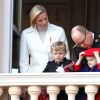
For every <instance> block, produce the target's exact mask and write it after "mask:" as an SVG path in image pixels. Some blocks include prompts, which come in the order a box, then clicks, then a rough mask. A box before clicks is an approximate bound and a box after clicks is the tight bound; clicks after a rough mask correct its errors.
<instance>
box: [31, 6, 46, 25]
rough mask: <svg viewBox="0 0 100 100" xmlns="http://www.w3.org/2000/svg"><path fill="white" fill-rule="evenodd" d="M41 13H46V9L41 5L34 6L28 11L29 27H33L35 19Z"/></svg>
mask: <svg viewBox="0 0 100 100" xmlns="http://www.w3.org/2000/svg"><path fill="white" fill-rule="evenodd" d="M42 12H46V9H45V8H44V7H43V6H42V5H35V6H34V7H33V8H32V9H31V11H30V25H34V24H35V23H34V20H35V18H36V17H37V16H38V15H39V14H40V13H42Z"/></svg>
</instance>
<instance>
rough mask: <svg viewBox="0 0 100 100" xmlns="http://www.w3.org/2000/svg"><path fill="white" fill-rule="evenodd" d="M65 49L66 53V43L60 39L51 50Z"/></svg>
mask: <svg viewBox="0 0 100 100" xmlns="http://www.w3.org/2000/svg"><path fill="white" fill-rule="evenodd" d="M61 49H62V50H64V52H65V53H66V51H67V50H66V44H65V43H64V42H62V41H58V42H54V43H53V44H52V45H51V52H53V50H56V51H59V50H61Z"/></svg>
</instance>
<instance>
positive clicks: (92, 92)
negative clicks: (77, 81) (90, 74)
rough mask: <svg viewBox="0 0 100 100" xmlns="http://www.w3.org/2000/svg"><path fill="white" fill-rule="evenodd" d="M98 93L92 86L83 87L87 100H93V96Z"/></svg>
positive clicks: (95, 87) (96, 88)
mask: <svg viewBox="0 0 100 100" xmlns="http://www.w3.org/2000/svg"><path fill="white" fill-rule="evenodd" d="M97 92H98V87H97V86H94V85H87V86H85V93H87V97H88V100H95V95H96V93H97Z"/></svg>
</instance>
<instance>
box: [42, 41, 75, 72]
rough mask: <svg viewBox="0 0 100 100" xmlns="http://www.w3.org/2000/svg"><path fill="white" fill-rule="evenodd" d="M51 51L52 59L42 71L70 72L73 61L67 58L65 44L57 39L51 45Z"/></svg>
mask: <svg viewBox="0 0 100 100" xmlns="http://www.w3.org/2000/svg"><path fill="white" fill-rule="evenodd" d="M51 53H52V56H53V59H54V60H52V61H49V62H48V63H47V66H46V68H45V69H44V71H43V72H72V71H73V65H74V64H75V63H74V61H72V60H71V59H67V58H66V57H65V56H66V53H67V50H66V44H65V43H64V42H61V41H58V42H54V43H53V44H52V45H51Z"/></svg>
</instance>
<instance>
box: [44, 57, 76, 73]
mask: <svg viewBox="0 0 100 100" xmlns="http://www.w3.org/2000/svg"><path fill="white" fill-rule="evenodd" d="M71 63H72V65H73V64H74V63H73V61H72V60H70V59H66V58H64V59H63V61H62V62H60V63H59V64H57V63H56V62H55V61H54V60H53V61H49V62H48V63H47V66H46V68H45V69H44V71H43V72H56V70H57V68H58V67H63V68H64V67H66V65H70V66H68V67H66V69H64V70H66V72H67V71H68V72H72V71H73V67H72V65H71Z"/></svg>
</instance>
